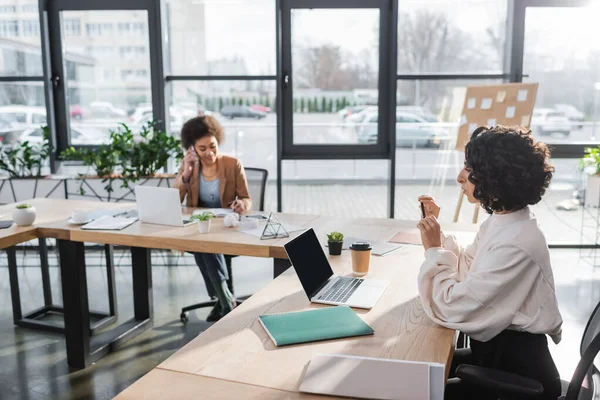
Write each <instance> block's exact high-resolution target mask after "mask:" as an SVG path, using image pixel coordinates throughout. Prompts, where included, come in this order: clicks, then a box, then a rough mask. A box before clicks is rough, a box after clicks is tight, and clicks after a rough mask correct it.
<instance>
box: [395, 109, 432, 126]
mask: <svg viewBox="0 0 600 400" xmlns="http://www.w3.org/2000/svg"><path fill="white" fill-rule="evenodd" d="M396 112H406V113H411V114H415V115H417V116H419V117H421V118H423V119H424V120H425V121H427V122H440V119H439V118H438V117H437V116H436V115H434V114H433V113H432V112H431V111H429V110H428V109H427V108H425V107H420V106H396Z"/></svg>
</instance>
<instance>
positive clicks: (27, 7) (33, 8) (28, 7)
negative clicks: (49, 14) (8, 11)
mask: <svg viewBox="0 0 600 400" xmlns="http://www.w3.org/2000/svg"><path fill="white" fill-rule="evenodd" d="M21 11H22V12H24V13H37V12H39V11H40V10H39V8H38V4H37V3H32V4H23V5H22V6H21Z"/></svg>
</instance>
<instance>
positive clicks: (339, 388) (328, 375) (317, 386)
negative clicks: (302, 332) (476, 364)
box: [299, 354, 445, 400]
mask: <svg viewBox="0 0 600 400" xmlns="http://www.w3.org/2000/svg"><path fill="white" fill-rule="evenodd" d="M444 384H445V374H444V365H443V364H437V363H426V362H415V361H404V360H391V359H384V358H368V357H357V356H348V355H337V354H315V355H314V356H313V358H312V360H311V362H310V364H309V366H308V369H307V371H306V373H305V374H304V377H303V378H302V382H301V383H300V387H299V390H300V391H301V392H306V393H316V394H327V395H334V396H346V397H351V398H362V399H384V400H391V399H402V400H425V399H429V400H443V398H444Z"/></svg>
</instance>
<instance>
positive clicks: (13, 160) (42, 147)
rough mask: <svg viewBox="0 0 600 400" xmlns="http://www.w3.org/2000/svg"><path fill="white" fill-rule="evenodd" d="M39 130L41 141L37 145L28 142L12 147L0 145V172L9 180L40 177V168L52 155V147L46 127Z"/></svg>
mask: <svg viewBox="0 0 600 400" xmlns="http://www.w3.org/2000/svg"><path fill="white" fill-rule="evenodd" d="M41 129H42V141H41V142H40V143H38V144H31V143H29V141H25V142H23V143H21V144H15V145H13V146H7V145H4V144H0V171H3V172H6V173H7V174H8V175H9V176H10V177H11V178H25V177H32V176H41V175H42V168H43V166H44V164H45V163H46V161H47V160H48V159H49V157H50V154H51V153H52V145H51V144H50V130H49V129H48V127H47V126H44V127H42V128H41Z"/></svg>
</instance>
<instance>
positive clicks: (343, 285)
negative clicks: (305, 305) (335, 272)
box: [319, 276, 363, 303]
mask: <svg viewBox="0 0 600 400" xmlns="http://www.w3.org/2000/svg"><path fill="white" fill-rule="evenodd" d="M361 283H363V280H362V279H358V278H347V277H342V276H340V277H338V278H337V280H336V282H335V283H334V284H333V286H331V287H330V288H329V289H328V290H327V292H325V293H323V294H322V295H320V296H319V300H323V301H331V302H334V303H345V302H346V301H347V300H348V299H349V298H350V296H352V293H354V291H355V290H356V289H357V288H358V287H359V286H360V284H361Z"/></svg>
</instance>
